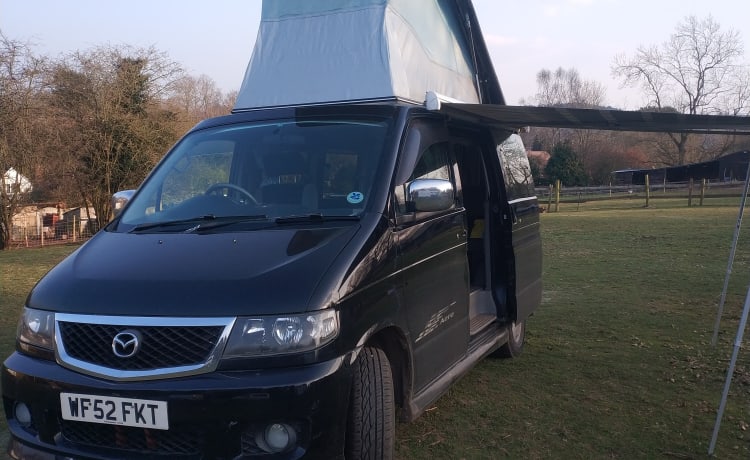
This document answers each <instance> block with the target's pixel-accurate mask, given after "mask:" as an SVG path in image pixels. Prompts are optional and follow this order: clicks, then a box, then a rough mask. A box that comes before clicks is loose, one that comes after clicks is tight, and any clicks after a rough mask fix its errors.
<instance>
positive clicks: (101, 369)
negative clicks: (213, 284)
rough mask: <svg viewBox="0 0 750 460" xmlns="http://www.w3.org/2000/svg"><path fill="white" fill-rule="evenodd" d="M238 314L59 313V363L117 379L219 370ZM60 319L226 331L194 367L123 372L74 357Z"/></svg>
mask: <svg viewBox="0 0 750 460" xmlns="http://www.w3.org/2000/svg"><path fill="white" fill-rule="evenodd" d="M236 319H237V318H236V317H214V318H180V317H155V316H98V315H79V314H71V313H55V360H56V361H57V363H58V364H60V365H61V366H63V367H66V368H68V369H71V370H73V371H76V372H80V373H82V374H86V375H90V376H93V377H100V378H103V379H107V380H113V381H116V382H128V381H142V380H158V379H167V378H174V377H184V376H187V375H196V374H204V373H207V372H212V371H213V370H215V369H216V367H217V366H218V364H219V360H220V359H221V355H222V353H223V352H224V347H225V346H226V344H227V341H228V340H229V333H230V332H232V327H233V326H234V322H235V321H236ZM60 322H66V323H84V324H108V325H122V326H133V327H138V326H157V327H158V326H165V327H168V326H177V327H179V326H221V327H223V328H224V329H223V331H222V333H221V335H220V336H219V340H217V342H216V345H215V346H214V348H213V350H212V351H211V354H210V355H209V356H208V359H207V360H206V361H205V362H203V363H201V364H196V365H192V366H177V367H166V368H162V369H152V370H148V371H123V370H119V369H113V368H110V367H105V366H99V365H96V364H92V363H89V362H86V361H81V360H79V359H76V358H73V357H72V356H70V355H68V354H67V352H66V351H65V344H64V343H63V340H62V334H61V331H60Z"/></svg>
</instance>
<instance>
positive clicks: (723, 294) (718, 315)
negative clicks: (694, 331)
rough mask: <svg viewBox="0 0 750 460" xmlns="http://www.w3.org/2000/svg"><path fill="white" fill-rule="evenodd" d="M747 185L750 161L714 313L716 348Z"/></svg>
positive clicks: (714, 343)
mask: <svg viewBox="0 0 750 460" xmlns="http://www.w3.org/2000/svg"><path fill="white" fill-rule="evenodd" d="M748 185H750V161H749V162H748V163H747V172H745V187H744V189H743V190H742V200H741V201H740V209H739V212H738V215H737V223H736V225H735V227H734V238H733V240H732V249H731V250H730V251H729V262H727V273H726V275H725V276H724V289H722V290H721V300H719V309H718V311H717V312H716V322H715V323H714V335H713V337H712V338H711V346H716V340H717V339H718V338H719V326H720V323H721V315H722V314H723V313H724V302H725V301H726V300H727V289H728V288H729V278H730V277H731V274H732V265H733V264H734V255H735V252H736V251H737V241H738V240H739V238H740V228H741V227H742V216H743V215H744V213H745V200H746V199H747V192H748Z"/></svg>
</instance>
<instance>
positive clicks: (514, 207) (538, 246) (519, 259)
mask: <svg viewBox="0 0 750 460" xmlns="http://www.w3.org/2000/svg"><path fill="white" fill-rule="evenodd" d="M493 137H494V140H495V145H496V152H497V156H498V160H499V161H500V164H501V167H502V170H503V179H504V182H505V187H506V191H507V197H508V208H509V209H508V212H509V218H510V219H511V222H512V231H511V234H512V237H511V240H512V242H511V243H512V258H513V264H512V265H513V268H514V274H513V275H512V276H511V285H510V286H509V289H508V303H509V304H510V306H511V309H513V305H514V304H515V318H514V319H515V320H516V321H522V320H524V319H526V318H527V317H528V316H529V315H531V313H533V312H534V310H535V309H536V308H537V307H538V306H539V305H540V304H541V301H542V278H541V273H542V240H541V236H540V228H539V227H540V224H539V201H538V199H537V197H536V195H535V192H534V180H533V177H532V175H531V167H530V166H529V159H528V157H527V155H526V149H525V148H524V146H523V142H522V141H521V137H520V136H519V135H517V134H511V135H508V133H507V132H505V131H500V130H496V131H494V132H493Z"/></svg>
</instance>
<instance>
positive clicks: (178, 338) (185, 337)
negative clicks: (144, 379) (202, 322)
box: [58, 321, 224, 371]
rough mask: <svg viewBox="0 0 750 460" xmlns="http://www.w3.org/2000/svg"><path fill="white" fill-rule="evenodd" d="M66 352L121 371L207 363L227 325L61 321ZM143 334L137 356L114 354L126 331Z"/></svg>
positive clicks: (85, 360)
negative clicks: (118, 339) (115, 343)
mask: <svg viewBox="0 0 750 460" xmlns="http://www.w3.org/2000/svg"><path fill="white" fill-rule="evenodd" d="M58 325H59V328H60V332H61V336H62V344H63V347H64V350H65V353H66V354H67V355H68V356H70V357H72V358H75V359H77V360H80V361H84V362H87V363H91V364H95V365H97V366H103V367H107V368H110V369H116V370H122V371H145V370H153V369H163V368H172V367H179V366H191V365H199V364H202V363H204V362H206V361H207V360H208V358H209V356H210V355H211V352H212V351H213V350H214V348H215V347H216V344H217V343H218V342H219V340H220V338H221V335H222V332H223V331H224V326H130V325H112V324H92V323H74V322H65V321H59V322H58ZM129 329H130V330H137V331H138V332H139V333H140V334H141V337H142V340H141V342H142V343H141V344H140V350H139V351H138V352H137V353H135V355H134V356H132V357H129V358H121V357H118V356H117V355H115V353H114V352H113V349H112V342H113V340H114V338H115V336H116V335H117V334H118V333H120V332H123V331H125V330H129Z"/></svg>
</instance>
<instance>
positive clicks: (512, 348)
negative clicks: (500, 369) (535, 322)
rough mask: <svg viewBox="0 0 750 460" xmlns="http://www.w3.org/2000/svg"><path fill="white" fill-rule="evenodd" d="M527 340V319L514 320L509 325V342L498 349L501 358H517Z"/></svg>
mask: <svg viewBox="0 0 750 460" xmlns="http://www.w3.org/2000/svg"><path fill="white" fill-rule="evenodd" d="M525 341H526V321H519V322H512V323H510V324H509V325H508V342H507V343H506V344H505V345H503V346H502V347H500V349H499V350H497V354H498V356H500V357H501V358H516V357H518V356H520V355H521V353H522V352H523V344H524V342H525Z"/></svg>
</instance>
